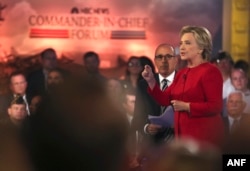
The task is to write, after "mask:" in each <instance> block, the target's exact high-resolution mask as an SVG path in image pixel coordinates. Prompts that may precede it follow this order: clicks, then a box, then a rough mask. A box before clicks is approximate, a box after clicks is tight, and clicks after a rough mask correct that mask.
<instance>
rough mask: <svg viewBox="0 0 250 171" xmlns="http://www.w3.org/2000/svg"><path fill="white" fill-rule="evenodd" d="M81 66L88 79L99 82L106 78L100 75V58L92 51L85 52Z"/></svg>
mask: <svg viewBox="0 0 250 171" xmlns="http://www.w3.org/2000/svg"><path fill="white" fill-rule="evenodd" d="M83 64H84V67H85V69H86V72H87V76H88V77H90V78H93V79H97V80H99V81H101V82H103V81H104V82H105V81H106V79H107V78H106V77H105V76H103V75H102V74H101V73H100V68H99V67H100V57H99V55H98V54H97V53H95V52H92V51H89V52H86V53H85V54H84V55H83Z"/></svg>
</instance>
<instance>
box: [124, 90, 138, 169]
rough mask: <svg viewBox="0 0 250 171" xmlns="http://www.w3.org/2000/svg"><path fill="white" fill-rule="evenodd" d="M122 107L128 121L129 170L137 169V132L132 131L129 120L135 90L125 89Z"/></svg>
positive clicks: (132, 111) (133, 103)
mask: <svg viewBox="0 0 250 171" xmlns="http://www.w3.org/2000/svg"><path fill="white" fill-rule="evenodd" d="M122 106H123V109H124V111H125V114H126V117H127V122H128V123H129V126H130V129H129V136H128V146H129V154H130V157H129V166H130V171H137V170H139V166H140V164H139V162H138V154H139V141H140V140H139V139H140V138H139V137H141V136H140V135H139V133H138V132H136V131H134V130H133V129H132V127H131V122H132V119H133V117H134V108H135V92H133V91H132V90H127V91H125V92H124V94H123V102H122Z"/></svg>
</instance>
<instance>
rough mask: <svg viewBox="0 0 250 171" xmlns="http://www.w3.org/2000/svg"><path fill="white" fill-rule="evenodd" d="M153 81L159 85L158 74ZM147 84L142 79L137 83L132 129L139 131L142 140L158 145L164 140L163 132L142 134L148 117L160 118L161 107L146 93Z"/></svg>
mask: <svg viewBox="0 0 250 171" xmlns="http://www.w3.org/2000/svg"><path fill="white" fill-rule="evenodd" d="M155 79H156V81H157V83H158V84H160V81H159V76H158V74H155ZM147 88H148V84H147V82H146V81H145V80H144V79H142V80H140V81H139V83H138V86H137V91H136V101H135V110H134V118H133V121H132V128H133V129H135V130H139V131H140V132H141V133H142V134H143V136H144V139H147V140H149V141H153V142H155V143H158V142H160V141H162V140H163V139H164V136H166V135H165V133H164V131H162V132H160V133H158V134H156V135H154V136H152V135H147V134H145V133H144V126H145V125H146V124H147V123H149V120H148V115H153V116H160V115H161V106H160V105H159V104H158V103H157V102H156V101H155V100H154V99H153V98H152V96H150V95H149V94H148V92H147Z"/></svg>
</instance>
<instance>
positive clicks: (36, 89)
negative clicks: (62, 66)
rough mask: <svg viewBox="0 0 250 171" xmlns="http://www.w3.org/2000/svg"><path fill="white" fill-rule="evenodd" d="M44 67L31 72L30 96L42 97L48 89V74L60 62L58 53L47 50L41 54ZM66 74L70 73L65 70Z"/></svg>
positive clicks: (29, 81) (29, 80)
mask: <svg viewBox="0 0 250 171" xmlns="http://www.w3.org/2000/svg"><path fill="white" fill-rule="evenodd" d="M40 56H41V64H42V67H41V68H39V69H37V70H35V71H33V72H31V73H30V74H29V76H28V89H27V91H28V92H29V94H33V95H34V94H40V95H42V94H43V93H44V92H45V90H46V89H47V81H46V80H47V79H48V73H49V71H50V70H51V69H54V68H57V67H58V60H57V58H58V57H57V54H56V51H55V50H54V49H52V48H48V49H45V50H44V51H43V52H42V53H41V55H40ZM63 71H64V72H65V73H67V72H68V71H66V70H63Z"/></svg>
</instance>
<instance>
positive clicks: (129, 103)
mask: <svg viewBox="0 0 250 171" xmlns="http://www.w3.org/2000/svg"><path fill="white" fill-rule="evenodd" d="M123 106H124V108H125V110H126V112H127V113H128V114H130V115H133V114H134V109H135V95H129V94H127V95H126V102H125V103H124V104H123Z"/></svg>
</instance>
